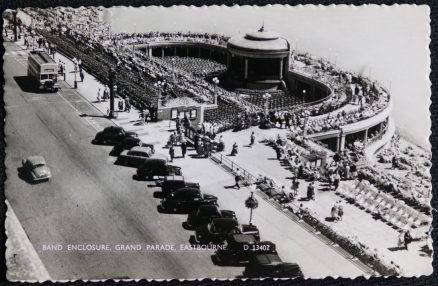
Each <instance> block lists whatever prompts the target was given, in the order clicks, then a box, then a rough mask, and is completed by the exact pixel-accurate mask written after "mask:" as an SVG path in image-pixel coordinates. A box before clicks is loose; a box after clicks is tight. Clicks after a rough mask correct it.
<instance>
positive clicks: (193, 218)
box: [187, 205, 237, 228]
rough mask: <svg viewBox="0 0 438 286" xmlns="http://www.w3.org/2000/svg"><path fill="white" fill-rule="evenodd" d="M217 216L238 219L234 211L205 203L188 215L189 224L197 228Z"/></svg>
mask: <svg viewBox="0 0 438 286" xmlns="http://www.w3.org/2000/svg"><path fill="white" fill-rule="evenodd" d="M215 218H233V219H236V220H237V218H236V213H235V212H234V211H229V210H219V208H218V206H216V205H204V206H200V207H199V208H198V209H196V210H195V211H194V212H192V213H191V214H189V216H188V217H187V226H188V227H191V228H196V227H198V226H201V225H205V224H208V223H210V222H211V221H212V220H213V219H215Z"/></svg>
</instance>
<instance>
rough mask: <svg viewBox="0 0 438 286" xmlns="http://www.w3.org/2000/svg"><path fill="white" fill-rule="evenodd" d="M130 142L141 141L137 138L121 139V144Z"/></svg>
mask: <svg viewBox="0 0 438 286" xmlns="http://www.w3.org/2000/svg"><path fill="white" fill-rule="evenodd" d="M130 141H136V142H139V141H141V140H140V138H138V137H126V138H123V140H122V142H123V143H126V142H130Z"/></svg>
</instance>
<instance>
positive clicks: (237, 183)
mask: <svg viewBox="0 0 438 286" xmlns="http://www.w3.org/2000/svg"><path fill="white" fill-rule="evenodd" d="M240 178H241V173H240V170H239V168H237V171H236V174H235V176H234V181H235V182H236V183H235V184H234V186H233V187H236V188H237V189H238V190H240V185H239V182H240Z"/></svg>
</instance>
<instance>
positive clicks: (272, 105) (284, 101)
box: [235, 89, 302, 110]
mask: <svg viewBox="0 0 438 286" xmlns="http://www.w3.org/2000/svg"><path fill="white" fill-rule="evenodd" d="M235 92H236V93H240V94H245V95H248V96H247V97H246V98H245V100H246V101H248V102H250V103H252V104H254V105H256V106H259V107H261V108H263V109H264V108H265V102H266V101H265V99H263V95H264V94H265V93H266V91H264V90H251V89H236V90H235ZM268 93H269V94H270V95H271V98H270V99H269V100H268V104H269V105H268V108H269V110H284V109H287V108H290V107H293V106H297V105H299V104H301V103H302V100H301V99H300V98H298V97H295V96H293V95H291V94H287V93H285V92H284V91H283V90H274V91H269V92H268Z"/></svg>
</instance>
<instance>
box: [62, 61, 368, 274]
mask: <svg viewBox="0 0 438 286" xmlns="http://www.w3.org/2000/svg"><path fill="white" fill-rule="evenodd" d="M60 58H62V60H63V61H64V62H65V63H66V68H67V70H71V69H72V67H73V66H72V63H71V62H70V61H69V60H68V59H66V58H64V57H63V56H62V55H59V54H57V55H56V57H55V59H56V60H58V59H60ZM73 80H74V77H73V74H69V73H68V74H67V78H66V81H67V83H68V84H69V85H71V86H72V85H73ZM100 86H101V84H100V83H99V82H97V81H96V80H95V79H94V78H93V77H92V76H91V75H89V74H87V73H85V80H84V82H83V83H80V82H79V83H78V89H77V91H78V92H79V93H80V94H81V95H82V96H83V97H84V98H85V99H87V100H88V101H90V102H91V103H93V105H94V106H95V107H97V108H98V109H99V110H100V111H101V112H102V113H106V111H107V108H108V106H109V103H108V102H102V103H97V102H96V94H97V90H98V88H99V87H100ZM85 118H87V117H85ZM138 118H139V116H138V112H137V111H136V110H132V111H131V112H130V113H126V112H123V113H120V115H119V118H118V119H115V120H113V121H114V122H115V123H116V124H118V125H120V126H122V127H124V128H125V129H127V130H134V131H136V132H138V133H139V135H140V138H141V139H142V140H143V141H145V142H151V143H155V144H156V145H157V148H156V150H157V152H162V153H167V152H168V150H167V149H164V148H162V146H164V144H165V142H167V140H168V137H169V135H170V131H172V130H174V128H175V127H174V126H173V125H172V126H171V127H170V128H169V121H161V122H158V123H150V124H149V125H138ZM88 120H89V121H90V123H91V124H94V122H93V121H94V120H93V119H92V118H88ZM242 135H243V134H241V133H239V136H242ZM226 136H227V138H228V135H227V134H226ZM239 138H240V137H239ZM227 140H228V139H227ZM242 144H243V143H242ZM228 146H230V145H228ZM241 149H242V148H241ZM266 150H267V149H266ZM178 156H180V149H179V148H176V157H177V158H176V159H175V161H174V164H176V165H178V166H181V167H182V170H183V173H184V176H185V177H186V179H187V180H190V181H196V182H199V183H200V185H201V188H202V189H203V190H204V191H205V192H207V193H210V194H213V195H217V196H218V197H219V203H220V205H221V208H222V209H232V210H234V211H236V214H237V217H238V218H239V220H240V222H242V223H246V222H248V221H249V210H248V209H246V208H245V207H244V201H245V199H246V198H247V197H248V196H249V195H250V190H249V188H246V187H242V188H241V189H240V190H239V191H238V190H237V189H233V188H230V187H231V186H232V185H233V184H234V176H233V175H231V174H229V173H227V172H225V171H224V170H223V169H222V168H221V167H219V166H217V165H215V164H214V163H213V162H212V161H211V160H209V159H197V158H196V156H195V151H194V150H191V149H189V151H188V154H187V156H186V158H185V159H182V158H178ZM272 163H274V161H272ZM275 163H276V162H275ZM272 166H274V164H272ZM280 169H281V168H278V170H280ZM133 173H134V169H133ZM258 199H259V207H258V208H257V209H256V210H255V211H254V214H253V223H254V224H256V225H257V226H258V227H259V228H260V231H261V237H262V239H263V240H271V241H273V242H274V243H276V244H277V249H278V251H279V253H280V256H281V257H282V258H283V260H285V261H293V262H297V263H299V264H300V266H301V267H302V269H303V272H304V274H305V275H306V276H308V277H312V278H322V277H325V276H328V275H330V276H333V277H338V276H340V277H356V276H358V275H364V273H366V271H369V269H368V270H365V269H363V268H360V267H359V266H358V265H357V264H356V263H355V262H354V261H352V260H350V259H348V258H346V257H345V256H343V254H341V253H342V252H339V249H337V248H336V247H333V246H331V245H330V243H327V242H325V241H322V240H321V239H320V238H319V237H318V236H315V235H314V234H313V233H311V232H308V231H307V230H305V229H304V228H303V226H302V225H301V223H296V222H294V221H293V220H291V219H290V218H288V217H287V216H285V215H284V214H283V213H282V212H281V211H280V210H278V209H276V208H275V207H273V206H272V204H271V203H270V202H269V201H267V200H263V199H261V198H260V197H259V198H258ZM157 204H158V200H157ZM334 262H335V263H334Z"/></svg>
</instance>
